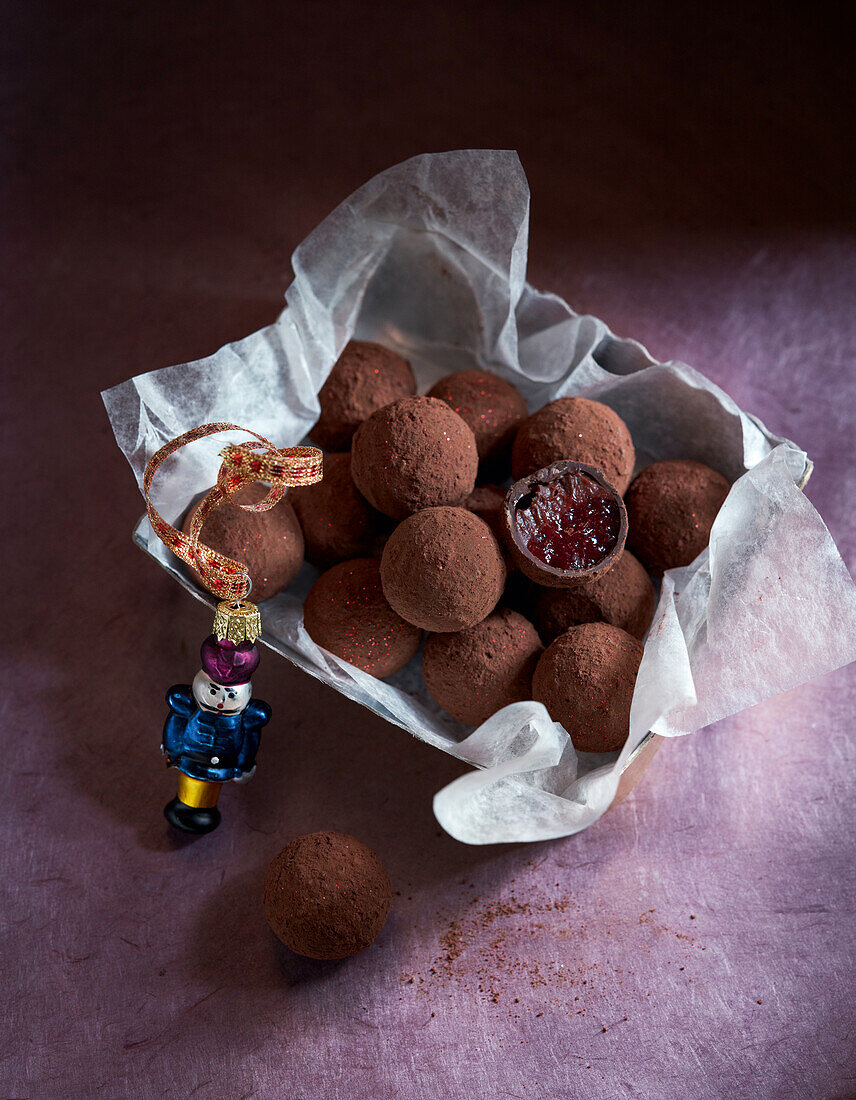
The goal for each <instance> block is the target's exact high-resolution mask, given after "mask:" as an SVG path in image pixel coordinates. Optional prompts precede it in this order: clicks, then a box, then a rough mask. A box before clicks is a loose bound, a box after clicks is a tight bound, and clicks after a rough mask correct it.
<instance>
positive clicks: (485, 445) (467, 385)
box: [428, 370, 529, 462]
mask: <svg viewBox="0 0 856 1100" xmlns="http://www.w3.org/2000/svg"><path fill="white" fill-rule="evenodd" d="M428 395H429V397H437V398H439V399H440V400H441V401H445V402H446V404H447V405H449V406H450V407H451V408H452V409H454V410H455V412H456V413H457V414H458V416H460V417H461V419H462V420H463V421H464V423H465V424H468V425H469V426H470V428H471V429H472V432H473V435H474V436H475V437H476V447H477V448H478V452H479V458H480V459H481V460H482V461H485V460H487V461H491V462H494V461H497V460H499V459H501V458H502V457H503V455H505V454H506V453H507V452H508V450H509V448H510V447H511V443H512V441H513V439H514V433H515V432H516V431H517V428H518V425H520V424H521V423H522V421H523V420H524V419H525V417H526V416H527V415H528V412H529V410H528V409H527V408H526V402H525V401H524V400H523V398H522V397H521V395H520V394H519V393H518V392H517V390H516V389H515V388H514V386H512V384H511V383H510V382H506V381H505V379H504V378H500V377H499V375H498V374H493V373H492V372H491V371H489V370H459V371H455V373H454V374H447V375H446V377H445V378H441V379H440V381H439V382H437V383H436V385H434V386H432V387H431V389H430V390H429V391H428Z"/></svg>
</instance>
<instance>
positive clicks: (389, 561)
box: [380, 413, 505, 631]
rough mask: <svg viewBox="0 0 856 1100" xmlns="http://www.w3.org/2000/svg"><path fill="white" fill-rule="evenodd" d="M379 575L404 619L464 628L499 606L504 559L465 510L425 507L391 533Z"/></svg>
mask: <svg viewBox="0 0 856 1100" xmlns="http://www.w3.org/2000/svg"><path fill="white" fill-rule="evenodd" d="M452 415H454V413H453V414H452ZM380 576H381V581H382V582H383V592H384V595H385V596H386V598H387V600H389V602H390V604H391V606H392V608H393V609H394V610H395V611H397V612H398V614H399V615H401V617H402V618H403V619H406V620H407V621H408V622H410V623H413V624H414V626H420V627H422V628H423V629H425V630H431V631H452V630H464V629H466V627H468V626H475V624H476V623H480V622H481V621H482V619H484V618H486V617H487V616H488V615H489V614H490V613H491V611H493V609H494V608H495V607H496V605H497V602H498V601H499V598H500V596H501V595H502V589H503V586H504V584H505V562H504V561H503V559H502V551H501V550H500V548H499V544H498V543H497V541H496V539H495V538H494V536H493V533H492V532H491V529H490V528H489V527H488V525H487V524H486V523H485V522H484V520H481V519H479V518H478V516H474V515H473V514H472V512H468V511H467V510H466V508H426V509H424V511H422V512H417V513H416V514H415V515H413V516H410V517H408V518H407V519H406V520H404V521H403V522H402V523H400V524H399V525H398V527H396V529H395V530H394V531H393V532H392V534H391V535H390V536H389V541H388V542H387V544H386V546H385V547H384V548H383V557H382V558H381V562H380Z"/></svg>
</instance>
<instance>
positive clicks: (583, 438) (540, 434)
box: [511, 397, 636, 494]
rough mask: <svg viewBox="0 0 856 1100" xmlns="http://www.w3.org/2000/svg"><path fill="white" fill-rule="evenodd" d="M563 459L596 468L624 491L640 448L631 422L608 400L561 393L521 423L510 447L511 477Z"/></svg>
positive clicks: (618, 488)
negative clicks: (636, 448) (607, 402)
mask: <svg viewBox="0 0 856 1100" xmlns="http://www.w3.org/2000/svg"><path fill="white" fill-rule="evenodd" d="M562 458H570V459H573V461H574V462H582V463H585V465H587V466H594V467H596V468H597V469H598V470H600V471H601V472H602V473H603V475H604V477H605V478H606V480H607V481H608V482H609V484H610V485H614V486H615V488H616V489H617V490H618V491H619V493H622V494H623V493H624V491H625V490H626V488H627V486H628V485H629V484H630V478H631V476H632V474H633V464H634V463H635V461H636V450H635V448H634V446H633V440H632V439H631V438H630V432H629V430H628V428H627V425H626V424H625V423H624V421H623V420H622V419H621V417H620V416H619V415H618V413H616V412H613V411H612V409H611V408H610V407H609V406H608V405H603V404H601V403H600V402H599V401H589V400H588V398H586V397H560V398H559V399H558V400H557V401H551V402H550V403H549V405H544V407H543V408H541V409H539V410H538V412H536V413H533V414H532V416H530V417H529V419H528V420H525V421H524V422H523V423H522V424H521V426H520V428H519V429H518V432H517V435H516V436H515V437H514V445H513V447H512V450H511V472H512V476H513V477H514V478H515V479H517V478H521V477H525V476H526V474H531V473H532V472H533V470H540V469H541V468H542V467H543V466H549V465H550V463H552V462H558V461H559V459H562Z"/></svg>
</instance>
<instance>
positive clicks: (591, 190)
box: [0, 2, 856, 1100]
mask: <svg viewBox="0 0 856 1100" xmlns="http://www.w3.org/2000/svg"><path fill="white" fill-rule="evenodd" d="M609 8H610V11H609V14H608V15H607V14H604V15H597V14H595V13H594V11H593V10H587V11H585V12H584V13H582V12H580V13H577V14H576V15H575V16H574V18H573V21H571V20H570V19H569V18H568V9H567V7H566V6H564V5H555V6H552V5H547V4H541V5H532V6H530V7H529V8H528V9H527V12H526V15H525V17H523V16H520V17H518V18H517V19H515V18H513V17H512V16H511V15H506V14H503V11H504V10H505V9H503V8H500V7H499V6H496V7H494V6H490V5H481V4H467V3H457V4H455V5H449V6H445V5H443V4H439V5H438V4H432V5H423V4H421V3H417V4H414V5H407V6H404V7H402V6H397V5H391V4H388V3H385V2H384V3H375V4H372V5H370V6H369V5H314V4H296V5H290V6H288V7H287V8H285V7H283V6H282V5H279V4H274V3H270V4H268V5H265V4H261V3H251V4H242V5H240V7H235V8H234V10H233V9H232V8H231V7H229V6H228V5H218V6H217V7H216V9H215V8H212V7H210V6H208V5H204V6H203V5H200V6H199V8H198V9H195V8H194V6H193V5H180V4H172V5H165V4H157V3H154V4H152V3H149V4H122V5H118V4H106V3H105V4H103V5H94V4H86V5H83V6H78V7H76V8H75V10H74V14H73V15H72V14H71V11H70V10H69V9H67V8H66V9H65V10H64V9H63V6H61V5H59V4H42V5H9V4H7V5H4V15H5V19H4V26H5V31H6V33H5V35H4V41H3V43H2V47H0V48H2V64H3V77H4V79H3V83H2V91H0V96H2V100H0V101H2V105H3V113H4V123H3V129H2V148H3V163H4V170H3V173H2V188H3V210H4V213H5V215H6V229H5V238H6V245H5V249H4V255H3V294H2V301H0V310H2V325H3V332H4V334H5V337H6V339H5V355H4V363H3V381H4V412H5V417H4V420H5V423H4V437H3V448H4V469H5V473H6V479H5V482H6V493H5V496H4V500H5V502H6V509H7V510H6V520H7V522H6V525H5V530H4V550H5V561H6V563H7V568H8V569H9V570H10V573H11V577H12V580H13V583H14V586H15V587H14V588H13V590H12V592H11V594H10V595H9V596H7V598H6V600H5V601H4V642H5V647H4V652H5V659H4V671H5V676H6V691H5V700H4V701H5V707H4V729H5V735H4V741H5V751H4V769H3V777H4V795H3V800H2V810H1V811H0V813H2V829H3V832H2V836H3V846H2V850H0V889H2V891H3V903H2V906H3V908H2V920H0V927H2V930H3V939H4V946H3V967H2V987H3V1004H4V1008H3V1028H2V1034H0V1095H2V1096H4V1097H5V1096H9V1097H32V1098H37V1097H38V1098H41V1097H48V1098H53V1097H57V1096H62V1097H109V1098H115V1097H158V1096H170V1097H172V1096H194V1097H236V1098H237V1097H250V1096H257V1097H289V1098H293V1097H294V1098H304V1097H305V1098H314V1097H330V1098H338V1097H347V1098H348V1100H360V1098H363V1097H365V1098H369V1097H371V1098H375V1097H399V1098H402V1100H411V1098H412V1100H416V1098H419V1100H433V1098H435V1097H437V1096H449V1097H455V1098H458V1097H467V1098H468V1097H476V1096H482V1095H491V1096H497V1097H504V1096H513V1097H528V1096H532V1097H535V1096H538V1097H545V1096H548V1097H566V1096H586V1097H592V1098H601V1097H603V1098H613V1097H623V1096H628V1097H629V1096H646V1097H669V1098H671V1097H675V1098H677V1097H689V1096H691V1097H698V1098H705V1097H721V1096H723V1095H728V1096H730V1097H757V1096H764V1097H771V1096H776V1097H778V1096H800V1097H806V1096H811V1097H843V1096H852V1095H856V1057H854V1053H853V1052H854V1041H853V1031H854V1016H856V1013H854V1003H853V994H852V988H851V987H852V976H851V971H852V960H853V957H854V950H856V931H854V921H853V908H854V894H856V891H854V871H853V868H854V857H856V837H854V832H856V830H854V811H853V804H854V779H853V776H854V765H856V752H854V744H853V738H852V728H853V713H854V708H856V675H854V669H853V668H849V669H844V670H841V671H839V672H836V673H834V674H832V675H829V676H827V677H825V678H823V679H821V680H819V681H817V682H815V683H813V684H810V685H808V686H805V687H803V688H800V689H798V690H796V691H794V692H791V693H789V694H787V695H784V696H781V697H779V698H777V699H775V700H772V701H770V702H768V703H765V704H763V705H761V706H758V707H756V708H754V709H752V710H750V711H747V712H745V713H743V714H741V715H739V716H737V717H735V718H733V719H730V720H728V721H725V722H721V723H719V724H718V725H717V726H716V727H713V728H711V729H708V730H705V731H703V732H701V733H699V734H697V735H696V736H693V737H691V738H686V739H683V740H681V741H678V742H675V743H668V744H666V745H665V746H664V748H663V749H662V751H661V752H660V754H659V756H658V757H657V759H656V760H655V762H654V764H653V765H652V767H651V770H650V771H649V773H648V775H647V776H646V777H645V779H644V780H643V782H642V784H641V785H640V786H639V787H638V788H637V789H636V791H635V792H634V793H633V794H632V795H631V797H630V798H629V799H628V800H627V801H626V802H625V803H624V804H623V805H622V806H620V807H619V808H618V809H616V810H614V811H612V812H611V813H609V814H608V815H607V816H606V817H605V818H604V819H603V820H602V821H601V822H600V823H598V825H596V826H595V827H594V828H593V829H591V830H590V831H588V832H586V833H584V834H582V835H580V836H578V837H574V838H570V839H568V840H564V841H560V842H555V843H551V844H542V845H537V846H533V847H520V848H515V847H511V846H508V847H496V848H485V849H470V848H466V847H463V846H461V845H459V844H456V843H455V842H454V841H452V840H451V839H449V838H448V837H446V836H444V835H441V834H440V833H439V831H438V829H437V826H436V824H435V822H434V820H433V817H432V815H431V796H432V795H433V793H434V792H435V791H436V790H437V789H438V788H439V787H440V786H442V785H443V784H445V783H447V782H448V781H450V780H451V779H452V778H454V776H455V775H457V774H459V773H460V771H461V768H460V766H459V765H458V764H457V763H455V762H454V761H451V760H450V759H448V758H447V757H445V756H443V755H442V754H440V753H438V752H435V751H433V750H431V749H430V748H428V747H427V746H425V745H422V744H419V743H417V742H415V741H412V740H411V739H409V738H407V737H406V736H405V735H404V734H403V733H402V732H401V731H400V730H399V729H396V728H392V727H390V726H387V725H385V724H384V723H383V722H382V721H380V720H379V719H377V718H376V717H375V716H373V715H371V714H370V713H368V712H366V711H364V710H362V709H360V708H358V707H357V706H355V705H353V704H350V703H349V702H347V701H346V700H345V699H343V698H342V697H340V696H338V695H336V694H334V693H333V692H331V691H329V690H327V689H326V688H323V687H322V686H321V685H319V684H318V683H317V682H315V681H314V680H312V679H310V678H309V677H307V676H305V675H303V674H301V673H299V672H297V671H296V670H295V669H293V668H291V667H290V666H289V665H287V664H286V663H285V662H282V661H278V660H275V659H274V658H273V657H272V656H271V655H269V654H268V655H266V656H264V658H263V660H262V664H261V667H260V669H259V671H258V673H257V675H256V677H255V678H254V687H255V690H256V692H257V694H258V695H259V696H260V697H261V698H263V699H266V700H267V701H269V702H270V703H271V704H272V706H273V708H274V721H273V723H272V724H271V726H270V727H269V729H268V730H267V731H266V733H265V737H264V742H263V747H262V754H261V757H260V767H259V770H258V774H257V776H256V778H255V779H254V780H253V782H252V783H251V784H249V785H247V786H246V787H243V788H240V789H238V788H235V789H230V790H228V791H227V792H225V794H224V796H223V798H222V800H221V804H222V808H223V811H224V823H223V825H222V827H221V828H220V830H219V831H218V832H217V833H215V834H213V835H212V836H210V837H207V838H203V839H201V840H199V841H197V842H181V841H177V840H173V839H170V837H169V836H168V835H167V831H166V827H165V823H164V821H163V818H162V817H161V807H162V805H163V804H164V803H165V802H166V801H167V800H168V799H169V798H170V797H171V796H172V794H173V792H174V783H173V779H172V777H171V776H170V775H169V774H167V773H166V771H165V770H163V769H162V765H161V762H160V757H159V755H158V751H157V745H158V741H159V737H160V730H161V727H162V723H163V719H164V710H165V708H164V703H163V692H164V690H165V689H166V688H167V686H168V685H169V684H171V683H173V682H174V681H176V680H181V679H185V678H186V679H189V678H190V677H191V676H192V675H193V673H194V672H195V671H196V669H197V668H198V647H199V644H200V642H201V640H202V638H204V636H205V635H206V634H207V633H208V632H209V630H210V619H209V616H208V614H207V612H206V611H205V610H204V609H202V608H201V607H200V606H199V605H198V604H196V603H195V602H194V601H192V600H190V599H189V598H188V597H187V595H186V594H185V593H183V592H182V591H181V590H179V589H178V588H177V587H176V586H175V585H173V584H171V583H170V582H169V581H168V580H167V578H166V577H165V576H164V575H163V574H162V573H161V571H159V570H157V569H156V568H155V567H154V565H152V564H151V563H150V562H147V561H146V560H145V559H144V558H143V556H142V555H140V554H139V553H138V552H136V551H135V550H134V549H133V548H132V546H131V543H130V530H131V528H132V525H133V523H134V522H135V520H136V519H137V517H138V515H139V513H140V511H141V502H140V499H139V497H138V496H137V495H136V493H135V490H134V488H133V484H132V481H131V476H130V473H129V471H128V469H127V467H126V466H125V465H124V463H123V462H122V460H121V458H120V456H119V453H118V451H117V450H116V449H115V447H114V445H113V441H112V437H111V435H110V431H109V427H108V424H107V420H106V417H105V415H104V413H103V409H102V407H101V404H100V400H99V398H98V391H99V390H100V389H102V388H104V387H106V386H109V385H113V384H115V383H116V382H119V381H121V380H123V379H125V378H127V377H129V376H130V375H132V374H135V373H138V372H140V371H143V370H147V369H151V368H154V367H157V366H164V365H167V364H170V363H174V362H180V361H183V360H190V359H194V358H196V357H199V356H201V355H204V354H207V353H209V352H211V351H212V350H214V349H215V348H216V347H217V346H219V345H220V344H222V343H224V342H226V341H227V340H230V339H234V338H236V337H240V336H242V335H244V334H246V333H248V332H250V331H252V330H254V329H256V328H258V327H260V326H261V325H262V324H265V323H266V322H268V321H270V320H271V319H272V318H273V317H274V316H275V314H276V312H277V310H278V309H279V306H280V302H281V295H282V292H283V290H284V288H285V286H286V285H287V283H288V281H289V270H288V266H289V265H288V256H289V254H290V251H291V249H292V248H293V247H294V246H295V245H296V244H297V243H298V242H299V241H300V240H301V239H302V238H303V237H304V236H305V234H306V233H307V232H308V231H309V230H310V229H311V228H312V227H313V226H314V225H315V224H316V223H317V222H318V221H319V220H320V219H321V218H322V217H323V216H324V215H325V214H326V213H327V212H328V211H329V210H330V209H331V208H332V206H333V205H334V204H335V203H337V202H338V201H339V200H340V199H341V198H343V197H344V196H346V195H347V194H348V193H350V192H351V191H352V190H353V189H354V188H355V187H357V186H358V185H359V184H360V183H362V182H363V181H364V180H365V179H367V178H368V177H369V176H371V175H372V174H374V173H375V172H377V171H379V170H381V169H383V168H385V167H387V166H388V165H390V164H393V163H395V162H397V161H399V160H401V159H404V158H405V157H407V156H409V155H411V154H413V153H416V152H422V151H429V150H437V149H443V148H456V147H465V146H468V145H478V146H501V147H516V148H517V149H518V150H519V151H520V154H521V157H522V160H523V164H524V167H525V168H526V170H527V172H528V175H529V178H530V184H531V187H532V194H533V208H532V248H531V261H530V278H531V280H532V282H533V283H534V284H535V285H536V286H539V287H544V288H548V289H553V290H556V291H557V292H559V293H561V294H562V295H563V296H564V297H565V298H566V299H567V300H568V301H570V302H571V303H572V304H573V305H574V306H575V307H576V308H577V309H579V310H581V311H590V312H593V313H595V314H597V315H599V316H601V317H603V318H604V319H605V320H606V321H607V322H608V323H609V324H610V325H611V326H612V328H613V329H614V330H615V331H616V332H617V333H619V334H621V335H630V336H634V337H636V338H638V339H640V340H642V341H643V342H645V343H647V344H648V346H649V347H650V348H651V350H652V352H653V353H654V354H655V355H656V356H657V357H659V358H667V357H675V358H681V359H684V360H685V361H687V362H689V363H691V364H693V365H695V366H697V367H699V368H700V369H701V370H703V371H704V372H705V373H707V374H708V375H710V376H711V377H712V378H713V379H714V380H716V381H717V382H718V383H720V384H721V385H722V386H723V387H724V388H725V389H726V390H728V391H729V392H730V393H732V394H733V395H734V397H735V398H736V399H737V400H738V401H739V402H740V404H741V405H743V406H744V407H745V408H747V409H749V410H751V411H753V412H755V413H757V414H758V415H759V416H760V417H761V418H762V419H763V420H764V421H766V423H767V424H768V425H769V426H770V427H771V428H772V429H773V430H774V431H777V432H779V433H781V434H783V435H786V436H789V437H791V438H793V439H795V440H796V441H798V442H799V443H800V444H802V446H804V447H805V448H806V449H807V450H808V451H809V453H810V455H811V456H812V458H813V459H814V460H815V462H816V472H815V475H814V477H813V479H812V481H811V483H810V484H809V487H808V495H809V497H810V498H811V499H812V500H813V502H814V503H815V504H816V505H817V507H818V508H819V509H820V511H821V513H822V514H823V516H824V517H825V519H826V521H827V523H828V525H829V527H830V529H831V531H832V533H833V535H834V537H835V538H836V540H837V541H838V545H839V547H840V548H841V551H842V553H843V555H844V558H845V560H846V561H847V562H848V564H850V565H851V568H852V566H853V564H854V561H856V528H854V522H853V516H852V504H853V500H854V497H856V473H854V471H856V432H854V430H853V428H854V415H853V407H854V402H856V378H854V370H853V362H854V356H856V316H854V311H853V301H854V294H856V262H854V248H853V236H852V227H853V218H852V215H853V210H852V207H851V205H850V203H851V190H852V178H853V156H852V154H853V142H852V136H853V135H852V127H851V126H850V119H849V117H848V115H847V113H846V109H845V108H846V104H847V101H848V94H849V91H850V84H849V76H848V59H847V57H846V55H845V52H844V50H845V46H844V43H845V42H846V41H847V37H846V35H845V34H844V33H843V31H842V28H840V27H836V26H833V25H832V24H831V23H830V22H829V20H828V19H826V18H824V17H823V13H822V12H818V10H817V9H813V19H812V22H811V24H810V25H808V24H806V25H802V24H801V22H800V21H799V19H798V18H796V17H794V16H791V15H789V14H788V13H787V11H784V12H782V11H779V12H777V14H776V20H775V22H771V21H769V20H768V19H766V18H762V16H761V15H759V16H758V17H757V18H755V16H754V15H753V13H752V11H751V7H747V6H745V5H744V6H742V7H741V9H740V11H739V14H738V13H732V14H733V16H734V18H735V19H736V22H735V23H731V24H730V23H729V22H728V20H727V19H726V16H725V15H722V16H721V17H720V18H719V20H718V21H717V20H714V19H713V17H711V18H710V20H709V21H708V22H703V21H702V20H701V19H696V21H695V22H691V23H688V22H687V21H686V19H685V18H684V16H685V13H686V9H685V7H684V8H681V9H676V10H675V11H674V12H672V13H668V14H666V15H664V17H663V18H662V19H659V20H653V19H649V18H646V17H644V16H643V15H642V14H641V13H640V14H639V15H636V14H634V13H635V11H636V9H635V8H634V7H631V6H628V7H627V8H622V7H621V6H618V5H614V6H612V5H611V6H609ZM215 11H216V15H215V14H214V13H215ZM664 28H667V30H664ZM794 552H795V553H799V547H795V548H794ZM795 627H796V628H797V630H798V624H795ZM794 644H796V645H798V644H799V642H798V637H797V638H796V640H795V643H794ZM774 744H775V745H776V746H777V753H776V756H775V763H774V764H773V765H771V760H773V759H774V758H773V756H772V753H771V747H772V746H773V745H774ZM320 828H332V829H337V830H341V831H345V832H352V833H354V834H356V835H357V836H359V837H360V838H361V839H363V840H365V841H366V842H367V843H369V844H370V845H371V846H372V847H374V848H375V849H376V850H377V851H378V852H379V854H380V855H381V857H382V858H383V860H384V862H385V863H386V865H387V867H388V869H389V872H390V876H391V878H392V880H393V883H394V886H395V888H396V890H397V891H398V893H397V896H396V899H395V908H394V911H393V913H392V916H391V917H390V920H389V922H388V924H387V927H386V928H385V930H384V932H383V933H382V935H381V937H380V939H379V941H378V942H377V944H376V945H375V946H374V948H373V949H371V950H369V951H367V952H365V953H364V954H363V955H362V956H359V957H357V958H355V959H352V960H349V961H346V962H343V963H339V964H318V963H310V962H307V961H304V960H300V959H299V958H297V957H295V956H292V955H289V954H288V953H287V952H286V951H285V949H284V948H281V947H280V946H279V945H278V943H277V942H276V941H275V940H274V938H273V936H272V935H271V934H270V933H269V931H268V929H267V927H266V925H265V923H264V918H263V915H262V909H261V888H262V881H263V877H264V872H265V869H266V866H267V863H268V861H269V859H270V858H271V857H272V856H273V855H274V854H275V853H276V852H277V851H278V850H279V848H280V847H281V846H282V845H283V844H284V843H285V842H286V840H288V839H289V838H290V837H292V836H293V835H295V834H297V833H300V832H308V831H311V830H314V829H320Z"/></svg>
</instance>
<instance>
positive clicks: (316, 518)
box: [288, 451, 389, 569]
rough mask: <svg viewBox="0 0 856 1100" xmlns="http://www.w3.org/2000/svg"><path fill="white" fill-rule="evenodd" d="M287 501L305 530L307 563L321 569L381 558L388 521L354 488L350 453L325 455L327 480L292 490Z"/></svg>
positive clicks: (325, 476) (325, 477)
mask: <svg viewBox="0 0 856 1100" xmlns="http://www.w3.org/2000/svg"><path fill="white" fill-rule="evenodd" d="M288 499H289V501H290V502H291V505H292V507H293V508H294V511H295V512H296V513H297V518H298V519H299V520H300V526H301V528H302V529H303V538H304V539H305V541H306V558H307V561H311V562H312V564H313V565H317V566H318V568H319V569H326V568H327V567H328V566H330V565H333V564H334V563H335V562H337V561H346V560H347V559H348V558H362V557H373V556H375V555H378V556H379V555H380V552H381V550H382V549H383V539H384V536H383V532H384V530H385V529H386V527H387V526H388V525H389V520H388V519H387V518H386V517H385V516H382V515H381V514H380V513H379V512H377V511H375V509H374V508H372V507H371V505H370V504H369V503H368V501H367V500H366V499H365V498H364V497H363V496H362V495H361V493H360V492H359V490H358V489H357V487H356V485H354V479H353V478H352V477H351V456H350V454H349V453H348V452H347V451H343V452H340V453H339V454H325V455H324V480H323V481H319V482H318V483H317V484H316V485H304V486H300V487H298V488H296V489H289V491H288Z"/></svg>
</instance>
